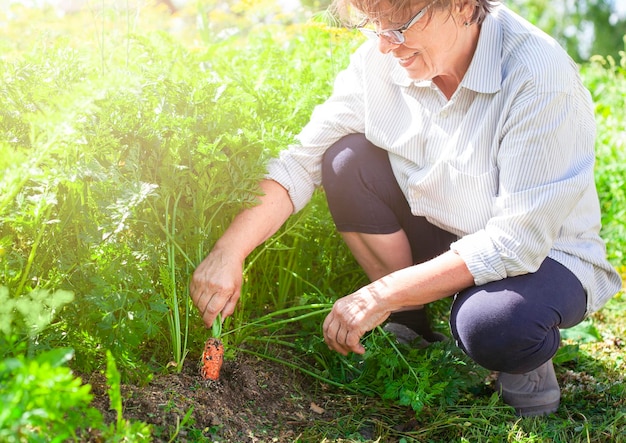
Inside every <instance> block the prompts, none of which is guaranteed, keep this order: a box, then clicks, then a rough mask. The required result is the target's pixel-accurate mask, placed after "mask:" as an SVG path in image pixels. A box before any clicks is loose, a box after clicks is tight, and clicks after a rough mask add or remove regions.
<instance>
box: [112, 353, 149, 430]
mask: <svg viewBox="0 0 626 443" xmlns="http://www.w3.org/2000/svg"><path fill="white" fill-rule="evenodd" d="M106 378H107V383H108V385H109V388H108V390H107V392H108V394H109V399H110V402H111V409H112V410H114V411H115V413H116V419H115V422H113V423H111V424H110V425H109V429H108V434H109V438H108V439H107V441H112V442H150V441H151V435H152V430H151V427H150V426H149V425H147V424H145V423H143V422H141V421H130V420H126V419H125V418H124V409H123V405H122V394H121V390H120V386H121V376H120V373H119V371H118V370H117V365H116V364H115V358H114V357H113V354H112V353H111V352H110V351H107V369H106Z"/></svg>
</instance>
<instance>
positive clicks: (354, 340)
mask: <svg viewBox="0 0 626 443" xmlns="http://www.w3.org/2000/svg"><path fill="white" fill-rule="evenodd" d="M361 336H362V334H360V333H359V332H358V331H356V330H354V329H353V330H351V331H348V333H347V334H346V342H345V343H346V347H347V348H348V349H349V350H350V351H352V352H354V353H355V354H363V353H365V348H364V347H363V345H362V344H361Z"/></svg>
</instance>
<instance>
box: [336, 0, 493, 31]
mask: <svg viewBox="0 0 626 443" xmlns="http://www.w3.org/2000/svg"><path fill="white" fill-rule="evenodd" d="M467 1H470V2H472V3H474V6H475V7H474V13H473V14H472V17H471V22H472V23H478V24H480V23H482V22H483V21H484V20H485V17H487V15H488V14H489V13H490V12H491V11H492V10H493V9H494V8H495V7H496V6H497V5H499V4H500V0H435V1H434V2H433V3H432V6H431V7H430V8H429V13H430V14H432V12H433V11H434V10H435V9H440V10H447V11H448V12H449V13H450V14H452V11H453V10H454V8H456V7H458V6H461V5H462V4H463V3H465V2H467ZM383 2H384V3H387V4H388V5H390V6H391V7H387V8H383V6H382V5H381V3H383ZM417 2H418V1H417V0H333V3H332V5H331V7H332V10H333V11H334V12H335V14H336V15H337V16H338V17H339V19H340V20H341V21H342V22H343V23H344V24H346V25H347V26H356V25H358V24H359V23H360V22H362V21H363V19H364V18H365V17H368V18H370V19H371V18H376V17H380V16H383V15H384V16H385V17H398V16H406V12H405V11H407V10H412V9H413V8H412V6H413V5H414V4H416V3H417ZM419 2H420V3H423V5H424V6H426V5H428V4H429V3H428V2H424V1H423V0H419ZM429 17H430V15H429Z"/></svg>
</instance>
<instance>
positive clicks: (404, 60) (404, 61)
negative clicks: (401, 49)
mask: <svg viewBox="0 0 626 443" xmlns="http://www.w3.org/2000/svg"><path fill="white" fill-rule="evenodd" d="M418 55H419V52H414V53H413V54H411V55H409V56H408V57H402V58H399V59H398V63H400V65H402V66H408V65H410V64H411V63H412V62H413V61H414V60H415V57H417V56H418Z"/></svg>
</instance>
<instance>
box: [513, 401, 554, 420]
mask: <svg viewBox="0 0 626 443" xmlns="http://www.w3.org/2000/svg"><path fill="white" fill-rule="evenodd" d="M559 403H560V401H555V402H552V403H548V404H546V405H538V406H526V407H521V408H515V413H516V414H517V415H519V416H520V417H541V416H543V415H550V414H553V413H555V412H556V411H557V410H558V409H559Z"/></svg>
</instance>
